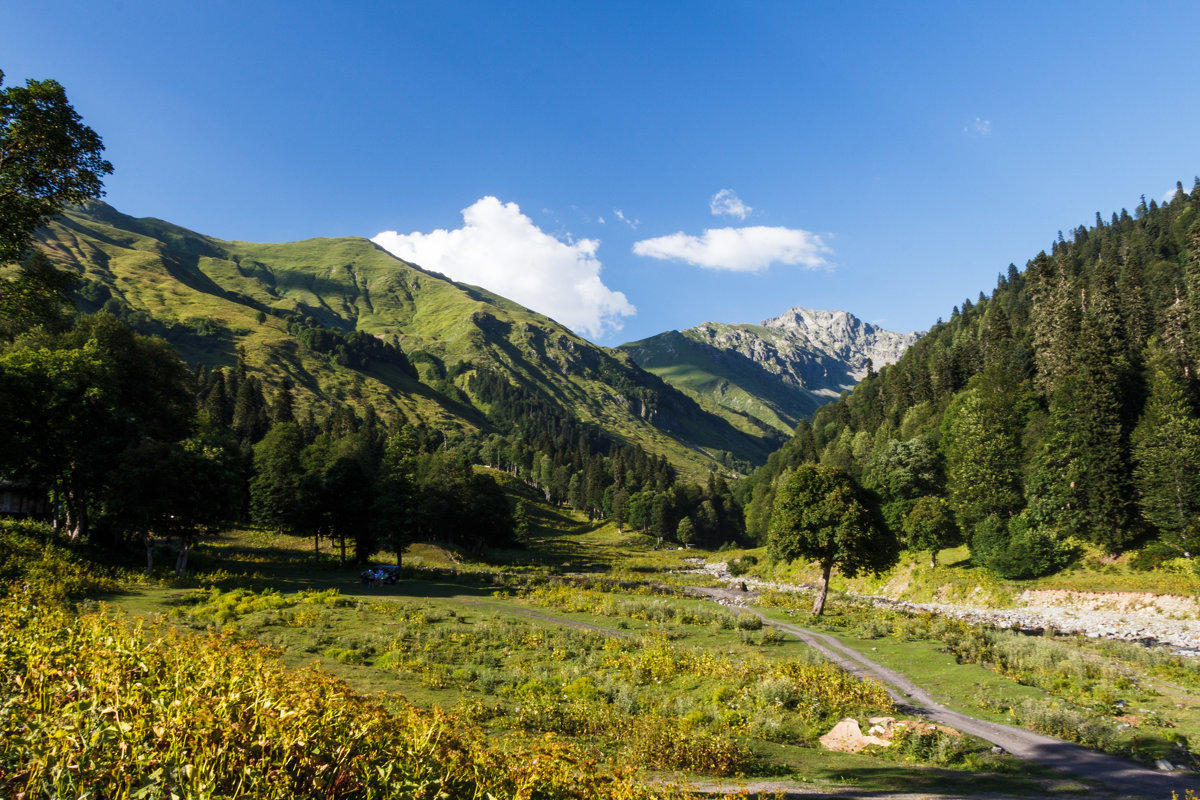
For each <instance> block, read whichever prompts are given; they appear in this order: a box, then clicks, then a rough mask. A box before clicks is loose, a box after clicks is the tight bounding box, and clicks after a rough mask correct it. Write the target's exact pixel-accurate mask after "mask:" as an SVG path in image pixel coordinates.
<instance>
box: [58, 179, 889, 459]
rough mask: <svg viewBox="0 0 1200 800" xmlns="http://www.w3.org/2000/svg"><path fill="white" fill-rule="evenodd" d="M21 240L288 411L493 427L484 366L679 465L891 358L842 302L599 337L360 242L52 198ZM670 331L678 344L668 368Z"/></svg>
mask: <svg viewBox="0 0 1200 800" xmlns="http://www.w3.org/2000/svg"><path fill="white" fill-rule="evenodd" d="M39 240H40V246H41V249H42V250H43V251H44V252H46V254H47V255H48V256H49V257H50V258H51V260H52V261H54V262H55V263H56V264H58V265H59V266H60V267H65V268H68V269H71V270H73V271H75V272H77V273H78V274H79V275H80V278H81V281H80V284H79V290H78V293H79V298H78V300H79V303H80V305H81V307H83V308H84V309H85V310H98V309H101V308H103V309H106V310H109V311H112V312H114V313H117V314H118V315H119V316H121V317H122V318H123V319H125V320H126V321H127V322H129V323H130V324H132V325H133V326H134V327H136V328H139V329H141V330H143V331H144V332H149V333H156V334H159V335H162V336H164V338H166V339H167V340H168V341H170V342H171V343H172V344H174V345H175V346H176V347H177V348H178V349H179V351H180V353H181V354H182V355H183V357H184V359H185V360H186V361H188V362H189V363H190V364H192V365H205V366H208V367H214V366H233V365H235V364H237V363H238V362H239V360H240V361H241V363H243V364H244V365H245V367H246V368H247V369H248V370H249V371H250V372H252V373H256V374H259V375H260V376H261V377H262V378H263V380H264V381H266V382H267V383H268V384H279V383H281V382H283V381H284V380H287V381H290V382H291V384H292V385H294V386H295V389H296V392H297V403H298V405H299V406H300V407H301V408H304V407H305V406H321V405H324V406H325V407H328V406H330V405H332V404H337V403H355V404H365V403H367V402H370V403H371V404H372V405H374V406H375V408H376V409H377V411H378V412H379V413H380V414H382V415H384V416H385V417H386V416H389V415H391V416H393V417H396V418H399V419H402V420H410V421H411V420H421V421H424V422H426V423H428V424H430V425H434V426H436V427H439V428H442V429H444V430H448V431H450V433H451V435H454V432H456V431H457V432H459V433H464V434H465V433H469V432H472V431H491V432H498V433H507V432H508V431H506V430H500V429H499V427H500V426H502V425H503V424H504V418H503V414H499V415H498V414H497V413H496V412H497V409H496V408H494V407H493V404H495V403H496V402H499V401H498V400H497V398H496V397H495V392H494V391H493V392H490V393H489V392H488V391H485V390H484V389H483V388H482V387H486V386H487V385H489V381H488V380H487V379H488V378H492V377H494V376H496V375H501V376H504V379H505V380H506V381H507V382H508V384H509V385H510V388H511V391H515V392H517V393H518V396H519V397H520V398H521V399H522V402H524V403H528V404H532V405H531V406H530V407H536V408H539V409H549V411H546V412H545V413H552V414H558V415H562V416H563V417H566V418H571V419H575V420H577V421H578V422H580V423H582V424H584V425H586V426H588V427H589V428H591V429H594V430H595V431H596V432H597V434H598V435H600V436H602V437H604V438H607V439H608V440H609V441H611V442H614V443H617V444H635V445H639V446H641V447H643V448H644V449H645V450H647V451H648V452H650V453H652V454H654V455H661V456H665V457H666V458H667V459H668V460H669V461H670V463H671V464H672V465H673V466H675V468H676V469H677V470H680V471H681V472H683V473H690V474H700V473H702V472H704V471H707V470H709V469H712V468H713V467H714V466H715V464H721V465H724V466H725V467H727V468H729V469H732V470H733V471H745V470H746V469H748V468H749V467H750V466H751V465H754V464H759V463H762V462H763V461H764V460H765V458H766V456H767V455H768V454H769V453H770V452H771V451H773V450H774V449H775V448H776V447H777V446H778V444H779V443H780V442H781V441H782V440H783V439H784V438H785V436H786V435H787V434H788V433H790V430H791V427H792V426H793V425H794V424H795V422H796V421H797V420H799V419H801V418H803V417H804V416H806V415H807V414H809V413H811V411H812V409H814V408H815V407H816V406H817V405H818V404H819V403H820V402H821V401H823V400H825V399H831V398H833V397H836V396H837V394H838V393H839V392H840V391H842V390H843V389H845V388H848V387H849V386H851V385H853V383H854V382H855V380H856V376H858V375H861V374H863V373H864V371H865V364H866V359H867V358H871V359H873V360H875V362H876V363H877V364H879V363H885V362H887V361H889V360H894V357H895V354H896V349H897V348H901V349H902V347H903V342H904V341H906V340H905V339H904V338H903V337H896V335H894V334H887V332H881V331H880V330H879V329H877V328H875V327H874V326H871V325H867V324H865V323H862V322H861V321H859V320H857V319H855V318H854V317H852V316H850V315H848V314H845V313H844V312H832V313H831V312H812V311H804V310H800V309H793V310H791V311H789V312H788V313H786V314H784V315H783V316H781V317H779V318H778V319H776V320H768V321H767V322H766V323H764V324H763V325H762V326H739V325H728V326H727V325H720V324H718V323H706V324H705V325H702V326H698V327H697V328H694V329H691V330H689V331H685V332H684V333H683V334H680V333H675V332H672V333H668V334H662V335H661V336H659V337H653V338H652V339H648V340H645V341H644V342H640V343H634V344H631V345H626V346H625V347H623V348H618V349H612V348H604V347H600V346H597V345H594V344H592V343H590V342H588V341H587V340H585V339H583V338H581V337H579V336H577V335H576V334H574V333H573V332H571V331H570V330H568V329H566V328H565V327H563V326H561V325H559V324H558V323H556V322H555V321H554V320H552V319H549V318H548V317H545V316H543V315H540V314H537V313H535V312H533V311H530V310H529V309H526V308H523V307H521V306H519V305H517V304H515V303H513V302H511V301H509V300H506V299H505V298H503V297H499V296H497V295H495V294H492V293H490V292H488V291H487V290H485V289H482V288H479V287H475V286H470V285H466V284H462V283H456V282H454V281H451V280H449V279H447V278H446V277H444V276H442V275H440V274H438V273H434V272H430V271H426V270H424V269H422V268H421V267H419V266H418V265H415V264H410V263H407V262H404V261H402V260H400V259H397V258H395V257H394V256H392V255H391V254H389V253H387V252H386V251H384V250H383V249H381V248H380V247H378V246H376V245H375V244H373V243H372V242H370V241H368V240H367V239H363V238H356V237H346V238H320V239H308V240H304V241H300V242H291V243H283V244H262V243H251V242H230V241H222V240H219V239H215V238H213V237H209V236H205V235H202V234H199V233H196V232H194V231H190V230H187V229H186V228H182V227H180V226H177V225H173V224H171V223H169V222H164V221H162V220H158V219H153V218H134V217H130V216H127V215H125V214H122V213H120V212H118V211H117V210H115V209H113V208H112V207H110V206H108V205H106V204H104V203H99V202H93V203H90V204H88V205H87V206H86V207H76V208H71V209H68V210H67V211H66V212H65V213H64V214H63V215H62V216H61V217H60V218H58V219H57V220H55V221H54V222H53V223H51V224H50V225H49V226H48V227H47V228H45V229H43V230H42V232H41V234H40V237H39ZM672 341H679V342H686V343H687V348H688V349H685V348H681V347H676V348H675V350H676V351H677V352H679V353H681V354H683V358H682V360H680V361H678V362H677V363H675V365H674V366H672V362H671V361H670V359H669V358H668V356H667V355H666V354H667V353H668V352H669V351H670V348H669V346H667V345H665V344H663V343H664V342H672ZM702 356H707V359H708V361H707V362H705V361H704V359H703V358H702ZM639 364H641V365H643V366H645V367H646V369H643V366H640V365H639ZM706 382H707V383H709V384H712V390H711V391H704V390H703V388H704V385H705V383H706ZM673 384H674V385H673ZM491 385H494V381H493V382H492V384H491ZM509 399H511V396H509Z"/></svg>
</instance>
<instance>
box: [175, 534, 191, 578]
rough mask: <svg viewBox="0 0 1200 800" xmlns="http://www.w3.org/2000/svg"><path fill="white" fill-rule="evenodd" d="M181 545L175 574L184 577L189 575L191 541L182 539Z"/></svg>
mask: <svg viewBox="0 0 1200 800" xmlns="http://www.w3.org/2000/svg"><path fill="white" fill-rule="evenodd" d="M179 545H180V547H179V558H177V559H175V574H176V575H179V576H183V575H186V574H187V562H188V553H189V552H190V551H191V549H192V542H191V539H184V538H182V537H181V538H180V540H179Z"/></svg>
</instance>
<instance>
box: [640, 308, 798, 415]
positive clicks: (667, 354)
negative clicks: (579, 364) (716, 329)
mask: <svg viewBox="0 0 1200 800" xmlns="http://www.w3.org/2000/svg"><path fill="white" fill-rule="evenodd" d="M621 349H622V350H624V351H625V352H627V353H629V354H630V356H632V358H633V359H634V360H635V361H636V362H638V365H639V366H641V367H642V368H643V369H645V370H647V371H648V372H652V373H654V374H655V375H657V376H659V377H660V378H662V379H663V380H664V381H666V382H667V383H669V384H671V385H672V386H674V387H675V388H677V389H679V390H680V391H683V392H685V393H687V394H688V395H689V396H691V397H692V398H693V399H694V400H695V401H696V402H697V403H699V404H700V405H701V406H702V407H703V408H705V409H706V410H708V411H710V412H712V413H714V414H721V415H723V416H725V418H726V419H728V420H729V421H730V423H731V424H733V425H735V426H737V427H738V428H739V429H740V430H744V431H747V432H754V433H757V434H759V435H768V436H772V435H773V436H780V435H782V434H784V433H787V432H790V431H791V430H792V428H794V427H795V426H796V423H797V422H799V421H800V419H802V418H804V417H807V416H810V415H811V414H812V412H813V411H815V410H816V409H817V406H818V405H819V403H818V402H817V401H816V400H815V399H813V398H811V397H809V396H808V395H806V394H798V393H797V392H795V391H794V390H793V389H792V388H791V387H788V386H787V385H785V384H784V383H782V382H781V381H780V380H779V379H778V377H777V376H774V375H771V374H770V373H768V372H766V371H764V370H763V369H762V367H760V366H759V365H758V364H756V363H755V362H753V361H752V360H750V359H748V358H746V357H745V356H743V355H742V354H740V353H737V352H731V351H727V350H722V349H720V348H717V347H714V346H713V345H712V344H709V343H708V342H705V341H702V340H699V339H697V338H694V337H692V336H689V335H688V332H686V331H684V332H680V331H667V332H666V333H660V334H658V335H657V336H651V337H650V338H648V339H642V340H640V341H637V342H630V343H628V344H624V345H621Z"/></svg>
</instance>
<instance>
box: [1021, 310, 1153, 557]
mask: <svg viewBox="0 0 1200 800" xmlns="http://www.w3.org/2000/svg"><path fill="white" fill-rule="evenodd" d="M1097 322H1098V320H1097V319H1096V315H1093V314H1088V315H1086V316H1085V318H1084V326H1083V330H1082V335H1081V337H1080V340H1079V341H1080V346H1079V350H1078V353H1077V357H1076V358H1075V359H1074V362H1075V363H1074V369H1073V371H1072V373H1071V374H1070V376H1069V377H1068V378H1067V379H1066V380H1065V381H1064V382H1063V383H1062V385H1061V386H1060V387H1059V389H1058V390H1057V391H1056V392H1055V394H1054V396H1053V398H1051V401H1050V421H1049V432H1048V434H1047V437H1046V441H1045V444H1044V446H1043V450H1042V453H1041V455H1040V457H1039V459H1038V463H1037V465H1036V469H1035V471H1034V478H1033V487H1032V488H1033V491H1032V492H1031V495H1032V498H1031V506H1032V508H1033V510H1034V512H1035V519H1036V521H1037V522H1039V523H1041V524H1044V525H1050V526H1051V527H1054V528H1056V529H1058V530H1059V531H1061V532H1063V533H1066V534H1070V535H1075V536H1079V537H1081V538H1084V539H1087V540H1090V541H1093V542H1096V543H1097V544H1101V545H1103V546H1105V547H1106V548H1108V549H1109V550H1110V551H1112V552H1116V551H1118V550H1119V549H1120V548H1121V546H1122V545H1123V544H1124V543H1125V542H1126V541H1128V540H1129V538H1130V537H1131V531H1130V530H1129V522H1130V519H1129V506H1130V501H1131V499H1132V498H1131V490H1130V486H1129V471H1128V464H1129V459H1128V448H1127V443H1126V441H1125V438H1124V435H1123V430H1122V422H1121V416H1122V409H1121V403H1120V399H1119V391H1120V380H1119V378H1118V376H1117V374H1116V373H1115V370H1114V366H1113V361H1112V354H1111V353H1110V352H1108V351H1107V349H1106V347H1105V340H1104V334H1103V330H1102V326H1101V325H1099V324H1097Z"/></svg>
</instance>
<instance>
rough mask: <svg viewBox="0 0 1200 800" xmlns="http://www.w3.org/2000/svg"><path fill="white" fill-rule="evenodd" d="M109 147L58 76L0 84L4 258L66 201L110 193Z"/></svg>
mask: <svg viewBox="0 0 1200 800" xmlns="http://www.w3.org/2000/svg"><path fill="white" fill-rule="evenodd" d="M3 84H4V73H3V72H2V71H0V86H3ZM103 152H104V145H103V144H102V143H101V142H100V137H99V136H97V135H96V132H95V131H93V130H92V129H91V128H89V127H88V126H87V125H84V124H83V121H82V119H81V118H80V116H79V114H77V113H76V112H75V109H73V108H72V107H71V104H70V103H69V102H67V94H66V92H65V91H64V90H63V87H62V85H61V84H59V83H58V82H57V81H53V80H44V81H35V80H28V81H26V82H25V85H24V86H23V87H20V86H10V87H9V88H7V89H0V264H9V263H13V262H16V261H19V260H21V258H22V256H23V255H24V254H25V253H26V252H27V250H28V248H29V244H30V239H31V237H32V236H33V232H34V231H35V230H37V228H39V227H41V226H42V225H44V224H45V223H46V222H47V221H49V220H50V219H51V218H52V217H54V216H55V215H56V214H58V212H59V211H60V210H61V209H62V207H63V206H64V205H66V204H68V203H82V202H83V201H85V200H87V199H88V198H92V197H99V196H100V195H102V194H103V193H104V192H103V189H102V185H103V184H102V176H104V175H107V174H108V173H110V172H112V164H110V163H108V162H107V161H105V160H104V159H103V158H102V157H101V154H102V153H103ZM0 298H3V299H7V298H4V297H3V294H0ZM2 310H3V309H0V311H2Z"/></svg>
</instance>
